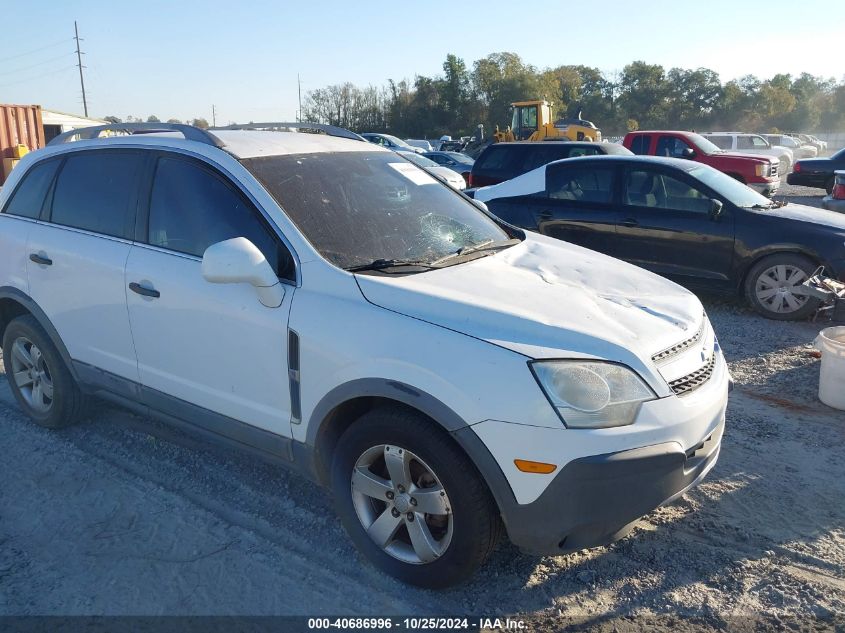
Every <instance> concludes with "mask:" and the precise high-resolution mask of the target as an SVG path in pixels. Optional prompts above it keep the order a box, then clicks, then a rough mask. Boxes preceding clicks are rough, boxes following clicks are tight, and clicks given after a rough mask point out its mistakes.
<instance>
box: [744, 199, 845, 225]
mask: <svg viewBox="0 0 845 633" xmlns="http://www.w3.org/2000/svg"><path fill="white" fill-rule="evenodd" d="M746 211H750V212H752V213H759V214H760V215H764V216H770V217H776V218H783V219H785V220H795V221H798V222H809V223H811V224H819V225H822V226H826V227H830V228H832V229H836V230H838V231H845V214H843V213H837V212H835V211H827V210H825V209H819V208H817V207H808V206H806V205H803V204H792V203H791V202H790V203H789V204H787V205H784V206H782V207H780V208H777V209H746Z"/></svg>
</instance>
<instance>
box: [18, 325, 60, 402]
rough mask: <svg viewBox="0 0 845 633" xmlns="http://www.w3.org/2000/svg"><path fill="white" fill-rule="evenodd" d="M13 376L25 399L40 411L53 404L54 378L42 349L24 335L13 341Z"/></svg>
mask: <svg viewBox="0 0 845 633" xmlns="http://www.w3.org/2000/svg"><path fill="white" fill-rule="evenodd" d="M11 360H12V376H13V379H14V381H15V386H17V388H18V390H19V391H20V393H21V395H22V396H23V399H24V400H25V401H26V403H27V404H28V405H29V406H30V407H32V408H33V409H34V410H35V411H37V412H39V413H46V412H48V411H49V410H50V407H52V406H53V378H52V376H51V375H50V370H49V368H48V367H47V363H46V362H45V360H44V355H43V354H42V353H41V350H40V349H38V347H37V346H36V345H35V344H34V343H33V342H32V341H30V340H29V339H28V338H25V337H23V336H21V337H18V338H17V339H15V342H14V343H12V353H11Z"/></svg>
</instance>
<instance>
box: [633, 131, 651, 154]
mask: <svg viewBox="0 0 845 633" xmlns="http://www.w3.org/2000/svg"><path fill="white" fill-rule="evenodd" d="M650 149H651V136H650V135H648V134H640V135H639V136H635V137H634V139H633V140H632V141H631V151H632V152H633V153H634V154H640V155H643V154H648V153H649V150H650Z"/></svg>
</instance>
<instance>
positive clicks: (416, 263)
mask: <svg viewBox="0 0 845 633" xmlns="http://www.w3.org/2000/svg"><path fill="white" fill-rule="evenodd" d="M435 263H436V262H426V261H422V260H416V259H374V260H373V261H371V262H369V263H366V264H358V265H357V266H350V267H349V268H346V269H345V270H348V271H349V272H351V273H357V272H363V271H365V270H386V269H388V268H425V269H426V270H433V269H435V268H440V267H439V266H436V265H435Z"/></svg>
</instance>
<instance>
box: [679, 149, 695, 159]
mask: <svg viewBox="0 0 845 633" xmlns="http://www.w3.org/2000/svg"><path fill="white" fill-rule="evenodd" d="M681 158H695V150H694V149H692V148H691V147H686V148H684V151H682V152H681Z"/></svg>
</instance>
